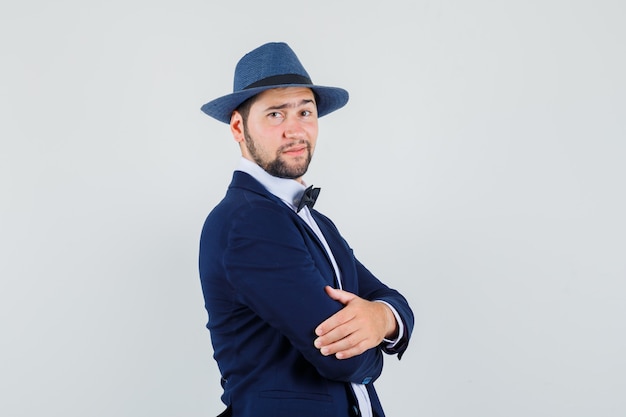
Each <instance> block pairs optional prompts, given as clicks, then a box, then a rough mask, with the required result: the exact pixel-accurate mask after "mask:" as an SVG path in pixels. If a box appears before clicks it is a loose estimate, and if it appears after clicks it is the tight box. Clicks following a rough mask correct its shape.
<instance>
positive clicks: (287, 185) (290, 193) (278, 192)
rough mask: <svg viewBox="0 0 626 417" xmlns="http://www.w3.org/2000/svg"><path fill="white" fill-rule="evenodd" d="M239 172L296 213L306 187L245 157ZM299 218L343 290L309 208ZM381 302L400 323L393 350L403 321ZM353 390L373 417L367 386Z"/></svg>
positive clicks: (365, 413) (391, 343)
mask: <svg viewBox="0 0 626 417" xmlns="http://www.w3.org/2000/svg"><path fill="white" fill-rule="evenodd" d="M237 171H242V172H245V173H247V174H249V175H251V176H252V177H253V178H254V179H256V180H257V181H259V182H260V183H261V184H262V185H263V186H264V187H265V188H266V189H267V190H268V191H269V192H270V193H272V194H274V195H275V196H276V197H278V198H280V199H281V200H282V201H283V203H285V204H286V205H287V206H288V207H289V208H291V209H292V210H293V211H296V206H295V204H294V201H295V200H296V199H299V198H300V197H301V195H302V193H303V192H304V190H305V189H306V185H304V184H301V183H299V182H298V181H295V180H290V179H286V178H278V177H274V176H272V175H270V174H268V173H267V172H266V171H265V170H264V169H263V168H261V167H260V166H259V165H257V164H256V163H254V162H252V161H250V160H248V159H246V158H243V157H242V158H241V160H240V162H239V166H238V167H237ZM298 216H300V218H302V220H304V221H305V222H306V224H308V225H309V226H310V227H311V229H312V230H313V231H314V232H315V234H316V235H317V237H318V238H319V240H320V241H321V242H322V245H324V249H326V252H327V253H328V257H329V258H330V261H331V262H332V264H333V268H334V270H335V274H336V275H337V282H338V284H339V288H340V289H342V286H341V274H340V272H339V268H338V267H337V261H336V260H335V257H334V256H333V253H332V251H331V250H330V247H329V246H328V243H327V242H326V239H325V238H324V235H323V234H322V231H321V230H320V228H319V226H318V225H317V223H316V222H315V220H314V219H313V216H312V215H311V212H310V211H309V208H308V207H306V206H305V207H304V208H302V210H300V211H299V212H298ZM379 302H382V303H385V304H386V305H388V306H389V308H391V311H392V312H393V314H394V316H395V317H396V322H397V323H398V337H397V338H396V339H395V340H387V339H385V341H386V342H387V343H389V345H388V347H390V348H392V347H393V346H394V345H395V344H396V343H397V342H398V341H399V340H400V339H401V338H402V335H403V334H404V326H403V324H402V320H400V315H399V314H398V312H397V311H396V309H395V308H394V307H393V306H391V305H390V304H389V303H386V302H384V301H379ZM352 390H353V391H354V394H355V396H356V399H357V401H358V403H359V409H360V410H361V415H362V416H363V417H372V403H371V402H370V398H369V394H368V392H367V389H366V388H365V385H363V384H357V383H352Z"/></svg>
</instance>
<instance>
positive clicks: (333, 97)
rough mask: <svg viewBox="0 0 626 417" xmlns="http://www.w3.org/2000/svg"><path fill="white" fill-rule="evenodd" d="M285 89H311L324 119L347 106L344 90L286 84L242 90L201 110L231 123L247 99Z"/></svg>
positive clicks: (346, 96) (206, 105) (319, 113)
mask: <svg viewBox="0 0 626 417" xmlns="http://www.w3.org/2000/svg"><path fill="white" fill-rule="evenodd" d="M283 87H305V88H310V89H311V90H313V92H315V94H316V96H317V116H318V117H322V116H325V115H327V114H329V113H332V112H334V111H335V110H338V109H340V108H342V107H343V106H345V105H346V103H347V102H348V99H349V97H350V96H349V94H348V92H347V91H346V90H344V89H343V88H338V87H324V86H319V85H311V84H284V85H270V86H263V87H256V88H251V89H249V90H241V91H237V92H235V93H232V94H228V95H225V96H222V97H219V98H216V99H215V100H212V101H209V102H208V103H206V104H205V105H204V106H202V107H201V110H202V111H203V112H205V113H206V114H208V115H209V116H211V117H213V118H214V119H217V120H219V121H220V122H224V123H230V117H231V115H232V113H233V111H234V110H235V109H237V107H239V106H240V105H241V104H242V103H243V102H244V101H246V100H247V99H249V98H251V97H254V96H255V95H257V94H259V93H262V92H263V91H265V90H270V89H272V88H283Z"/></svg>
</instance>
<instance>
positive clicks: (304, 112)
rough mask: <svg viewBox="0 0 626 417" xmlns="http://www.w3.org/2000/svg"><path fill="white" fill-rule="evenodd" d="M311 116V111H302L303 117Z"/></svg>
mask: <svg viewBox="0 0 626 417" xmlns="http://www.w3.org/2000/svg"><path fill="white" fill-rule="evenodd" d="M312 114H313V112H312V111H311V110H302V115H303V116H310V115H312Z"/></svg>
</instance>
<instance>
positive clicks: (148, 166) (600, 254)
mask: <svg viewBox="0 0 626 417" xmlns="http://www.w3.org/2000/svg"><path fill="white" fill-rule="evenodd" d="M11 3H13V4H11ZM368 4H369V3H368V2H360V1H350V2H341V1H328V2H324V1H320V2H269V3H268V2H257V1H235V2H226V1H224V2H210V1H177V2H164V1H151V2H149V1H143V2H142V1H128V0H125V1H120V0H117V1H108V2H87V1H77V0H74V1H71V0H67V1H62V0H61V1H55V2H46V1H35V2H3V3H2V6H0V54H1V59H2V62H1V65H0V121H1V122H0V212H1V218H0V274H1V281H0V320H1V322H0V340H1V342H0V349H1V350H0V415H2V416H6V417H18V416H64V417H73V416H81V417H82V416H94V417H100V416H117V417H119V416H133V417H134V416H151V417H158V416H188V417H192V416H211V415H216V414H218V413H219V412H220V411H222V409H223V406H222V404H221V403H220V401H219V399H218V398H219V395H220V394H221V388H220V386H219V374H218V372H217V368H216V366H215V364H214V362H213V360H212V358H211V355H212V350H211V347H210V339H209V335H208V331H207V330H206V329H205V328H204V325H205V323H206V313H205V311H204V307H203V300H202V295H201V290H200V284H199V279H198V274H197V246H198V239H199V234H200V229H201V226H202V223H203V221H204V218H205V216H206V214H207V213H208V212H209V210H210V209H211V208H212V207H213V206H214V205H215V204H216V203H217V202H218V201H219V200H220V199H221V197H222V196H223V195H224V193H225V190H226V186H227V184H228V182H229V180H230V176H231V172H232V170H233V168H234V167H235V165H236V162H237V158H238V148H237V146H236V145H235V143H234V142H233V140H232V138H231V136H230V134H229V131H228V128H227V126H226V125H225V124H221V123H219V122H217V121H214V120H213V119H211V118H209V117H207V116H205V115H204V114H203V113H201V112H200V109H199V108H200V106H201V105H202V104H204V103H205V102H207V101H209V100H211V99H213V98H215V97H217V96H220V95H223V94H226V93H228V92H230V91H231V88H232V76H233V70H234V66H235V64H236V62H237V60H238V59H239V58H240V57H241V56H242V55H243V54H244V53H246V52H248V51H249V50H251V49H253V48H255V47H257V46H259V45H261V44H262V43H265V42H268V41H286V42H288V43H289V44H290V46H291V47H292V48H293V49H294V50H295V51H296V52H297V54H298V56H299V57H300V59H301V61H302V62H303V64H304V65H305V67H306V68H307V70H308V71H309V73H310V74H311V76H312V78H313V81H314V82H316V83H318V84H322V85H334V86H341V87H344V88H346V89H347V90H349V91H350V93H351V101H350V103H349V104H348V105H347V107H345V108H344V109H342V110H340V111H338V112H336V113H333V114H332V115H329V116H327V117H325V118H323V119H321V121H320V129H321V131H320V137H319V142H318V148H317V153H316V155H315V158H314V160H313V164H312V169H311V170H310V171H309V173H308V174H307V176H306V177H305V179H306V180H307V182H309V183H313V184H315V185H317V186H321V187H322V189H323V191H322V195H321V197H320V200H319V202H318V206H317V207H318V208H319V210H320V211H322V212H324V213H326V214H328V215H329V216H330V217H331V218H333V219H334V220H335V222H336V223H337V224H338V226H339V228H340V230H342V232H343V234H344V236H345V237H346V238H347V239H348V241H349V242H350V243H351V245H352V246H353V248H354V249H355V252H356V254H357V256H358V257H359V258H360V259H361V260H362V261H363V262H364V263H365V264H366V265H367V266H368V267H369V268H370V269H371V270H372V271H373V272H375V273H376V274H377V275H379V276H380V277H381V278H382V279H383V280H384V281H386V282H387V283H389V284H390V285H391V286H393V287H396V288H398V289H399V290H400V291H401V292H403V293H404V294H405V295H406V296H407V298H408V299H409V301H410V302H411V304H412V306H413V308H414V311H415V313H416V318H417V322H416V328H415V332H414V336H413V340H412V344H411V346H410V348H409V351H408V352H407V353H406V356H405V357H404V358H403V360H402V361H400V362H398V361H397V360H395V358H389V360H387V361H386V369H385V372H384V374H383V376H382V378H381V379H380V380H379V382H378V383H377V386H378V389H379V392H380V395H381V398H382V401H383V404H384V406H385V408H386V410H387V414H388V416H390V417H393V416H424V417H458V416H464V417H466V416H468V417H501V416H507V417H509V416H510V417H517V416H520V417H527V416H533V417H539V416H568V417H583V416H594V417H595V416H607V417H608V416H624V415H626V396H625V395H624V392H625V389H626V354H625V353H626V300H625V298H626V280H625V278H626V260H625V259H626V256H625V255H626V237H625V236H626V221H625V220H624V213H626V196H625V192H624V191H625V190H624V188H625V184H624V183H625V179H626V169H625V168H624V165H625V162H624V161H625V160H626V155H625V154H626V145H625V144H624V140H625V139H626V117H625V116H626V81H625V80H626V77H625V76H624V74H626V58H625V52H624V44H625V41H626V25H624V22H625V21H626V3H624V2H623V1H621V0H615V1H608V0H596V1H565V0H563V1H557V0H544V1H535V0H530V1H524V2H503V1H500V2H498V1H486V0H481V1H472V2H469V1H460V0H456V1H454V0H448V1H443V0H442V1H422V0H414V1H386V2H382V3H381V2H372V4H371V5H368ZM355 202H356V203H364V204H363V205H361V206H360V208H359V211H358V212H354V207H355Z"/></svg>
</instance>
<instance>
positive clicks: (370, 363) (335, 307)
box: [200, 171, 413, 417]
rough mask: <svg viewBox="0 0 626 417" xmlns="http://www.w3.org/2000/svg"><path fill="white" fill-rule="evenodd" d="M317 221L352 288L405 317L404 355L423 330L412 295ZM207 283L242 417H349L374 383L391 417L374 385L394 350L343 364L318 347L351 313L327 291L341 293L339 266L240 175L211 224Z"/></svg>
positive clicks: (287, 212) (215, 335)
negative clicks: (319, 334) (354, 396)
mask: <svg viewBox="0 0 626 417" xmlns="http://www.w3.org/2000/svg"><path fill="white" fill-rule="evenodd" d="M312 215H313V217H314V219H315V221H316V222H317V224H318V225H319V227H320V229H321V231H322V233H323V235H324V237H325V238H326V240H327V241H328V245H329V246H330V248H331V251H332V253H333V255H334V257H335V259H336V262H337V264H338V266H339V269H340V271H341V280H342V286H343V289H344V290H346V291H350V292H352V293H354V294H357V295H358V296H360V297H362V298H364V299H367V300H383V301H386V302H388V303H389V304H391V305H393V306H394V307H395V308H396V310H397V311H398V313H399V315H400V316H401V318H402V321H403V323H404V329H405V332H404V337H403V339H402V340H401V341H400V342H399V343H398V344H397V345H396V346H395V348H394V349H393V351H389V352H387V353H398V354H399V356H401V355H402V353H403V352H404V350H405V349H406V347H407V344H408V340H409V337H410V335H411V331H412V329H413V313H412V311H411V309H410V307H409V305H408V303H407V301H406V299H405V298H404V297H403V296H402V295H400V294H399V293H398V292H397V291H395V290H393V289H390V288H389V287H387V286H386V285H384V284H383V283H381V282H380V281H379V280H378V279H377V278H376V277H374V275H372V274H371V273H370V272H369V271H368V270H367V269H366V268H365V267H364V266H363V265H362V264H361V263H360V262H359V261H358V260H357V259H356V258H355V257H354V254H353V253H352V250H351V249H350V247H349V246H348V244H347V243H346V242H345V240H344V239H343V238H342V237H341V235H340V234H339V232H338V230H337V229H336V227H335V226H334V224H333V223H332V222H331V221H330V220H329V219H328V218H327V217H325V216H323V215H322V214H320V213H318V212H317V211H315V210H313V211H312ZM200 278H201V282H202V290H203V293H204V299H205V305H206V309H207V311H208V316H209V321H208V324H207V327H208V329H209V330H210V334H211V342H212V344H213V349H214V355H213V356H214V358H215V360H216V361H217V364H218V366H219V369H220V372H221V374H222V387H223V388H224V394H223V395H222V401H223V402H224V403H225V404H226V405H227V406H229V408H230V410H231V412H232V415H233V416H235V417H238V416H257V417H265V416H272V417H280V416H289V417H293V416H296V415H297V416H299V417H307V416H310V417H321V416H328V417H334V416H337V417H339V416H342V417H344V416H348V415H350V414H349V412H348V409H349V407H350V406H351V399H350V392H351V391H349V390H346V387H348V386H349V385H350V384H349V383H350V382H356V383H365V384H367V385H366V386H367V389H368V392H369V394H370V397H371V400H372V405H373V409H374V411H375V413H376V414H377V415H378V416H381V417H382V416H384V414H383V410H382V408H381V405H380V402H379V400H378V397H377V395H376V391H375V390H374V386H373V382H374V381H375V380H376V379H377V378H378V376H379V375H380V373H381V371H382V367H383V358H382V352H383V351H384V350H385V349H386V348H385V347H384V346H383V345H381V346H379V347H377V348H373V349H369V350H368V351H366V352H364V353H363V354H361V355H359V356H357V357H353V358H350V359H344V360H338V359H336V358H335V357H334V356H329V357H325V356H323V355H322V354H321V353H320V352H319V350H318V349H316V348H315V347H314V346H313V341H314V340H315V338H316V336H315V333H314V329H315V328H316V327H317V326H318V325H319V324H320V323H321V322H323V321H324V320H326V319H327V318H328V317H330V316H332V315H333V314H335V313H336V312H338V311H339V310H341V308H342V305H341V304H340V303H338V302H337V301H334V300H332V299H331V298H330V297H329V296H328V295H327V294H326V293H325V291H324V286H326V285H331V286H335V287H336V277H335V272H334V270H333V267H332V264H331V262H330V259H329V258H328V255H327V253H326V251H325V250H324V247H323V246H322V243H321V242H320V241H319V239H318V238H317V236H316V235H315V233H314V232H313V231H312V230H311V229H310V227H309V226H308V225H307V224H306V223H305V222H304V221H303V220H302V219H301V218H300V217H299V216H298V215H297V214H296V213H295V212H293V211H292V210H291V209H290V208H289V207H287V206H286V205H285V204H284V203H283V202H282V201H280V199H278V198H277V197H276V196H274V195H272V194H271V193H269V192H268V191H267V190H266V189H265V188H264V187H263V186H262V185H261V184H260V183H259V182H258V181H256V180H255V179H254V178H252V177H251V176H250V175H248V174H246V173H243V172H239V171H236V172H235V173H234V175H233V180H232V183H231V184H230V187H229V189H228V192H227V193H226V196H225V197H224V199H223V200H222V201H221V202H220V203H219V204H218V205H217V206H216V207H215V208H214V209H213V210H212V212H211V213H210V214H209V216H208V218H207V220H206V222H205V224H204V228H203V230H202V236H201V241H200ZM352 404H353V402H352Z"/></svg>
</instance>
